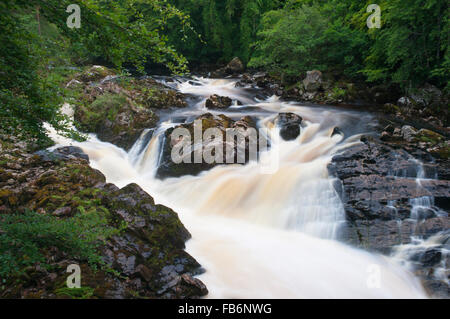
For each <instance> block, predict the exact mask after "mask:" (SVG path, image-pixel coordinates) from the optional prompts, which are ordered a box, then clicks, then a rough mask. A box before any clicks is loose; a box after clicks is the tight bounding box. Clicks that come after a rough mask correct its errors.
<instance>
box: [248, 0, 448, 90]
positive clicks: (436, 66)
mask: <svg viewBox="0 0 450 319" xmlns="http://www.w3.org/2000/svg"><path fill="white" fill-rule="evenodd" d="M371 3H372V2H371V1H355V0H329V1H319V0H291V1H288V2H287V3H286V4H285V6H284V7H283V8H282V9H280V10H275V11H270V12H267V13H266V14H265V15H264V17H263V19H262V23H261V26H260V28H261V30H260V31H259V32H258V41H256V43H255V45H256V48H257V50H256V52H255V54H254V55H253V57H252V58H251V60H250V64H249V65H250V66H253V67H263V68H268V69H271V70H273V71H276V72H278V73H281V74H288V75H289V74H297V75H298V76H299V77H301V76H302V75H303V73H304V72H305V71H306V70H311V69H314V68H318V69H320V70H322V71H327V72H331V73H334V74H336V75H338V76H343V77H347V78H352V79H361V77H362V76H365V77H366V79H367V80H368V81H371V82H378V83H381V82H384V83H398V84H400V85H401V86H403V87H404V88H407V87H417V86H419V85H422V84H423V83H425V82H431V83H432V84H435V85H438V86H440V87H445V86H447V87H449V82H448V80H449V76H448V74H450V68H449V67H450V62H449V60H450V57H449V53H448V45H449V41H448V30H449V28H450V25H449V14H448V12H449V11H448V10H449V9H448V3H447V2H446V1H444V0H427V1H421V0H420V1H419V0H414V1H402V0H394V1H390V0H389V1H381V2H378V4H379V5H380V7H381V22H382V27H381V29H368V28H367V25H366V20H367V18H368V16H369V14H370V13H367V12H366V9H367V6H368V5H369V4H371Z"/></svg>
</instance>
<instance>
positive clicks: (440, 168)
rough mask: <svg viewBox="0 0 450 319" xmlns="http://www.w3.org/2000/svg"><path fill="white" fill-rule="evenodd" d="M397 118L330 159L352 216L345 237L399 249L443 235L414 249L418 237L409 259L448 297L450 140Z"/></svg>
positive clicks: (429, 283)
mask: <svg viewBox="0 0 450 319" xmlns="http://www.w3.org/2000/svg"><path fill="white" fill-rule="evenodd" d="M381 122H383V121H381ZM390 123H391V124H389V125H388V126H387V127H385V128H384V129H380V131H382V133H380V134H379V135H377V136H375V137H373V136H364V137H363V138H362V139H361V144H359V145H357V146H354V147H352V148H350V149H348V150H346V151H344V152H343V153H342V154H339V155H337V156H335V157H334V158H333V160H332V163H331V164H330V166H329V170H330V173H331V174H332V175H334V176H336V177H338V178H339V180H340V182H339V183H337V185H336V189H337V190H338V192H339V193H340V194H341V197H342V200H343V202H344V207H345V212H346V220H347V221H346V224H347V225H346V227H344V229H345V233H344V234H343V239H344V240H345V241H347V242H349V243H351V244H353V245H356V246H359V247H362V248H364V249H368V250H372V251H377V252H380V253H383V254H387V255H395V254H398V247H399V245H406V244H411V243H412V241H413V238H416V239H420V240H431V239H430V238H432V237H433V238H435V240H433V244H432V245H429V246H426V245H425V246H422V247H420V246H419V245H416V246H415V248H414V245H415V244H417V243H414V244H413V245H412V246H411V247H412V248H411V250H410V253H409V255H408V258H409V259H410V260H409V262H411V264H412V267H413V269H414V271H415V272H416V273H417V275H419V276H420V277H421V278H422V280H423V282H424V286H425V287H426V288H427V289H428V290H429V291H430V294H432V295H436V296H439V297H444V298H448V297H449V296H450V287H449V285H448V278H447V277H446V275H445V274H444V277H442V276H441V277H439V276H437V274H438V273H439V269H440V268H442V267H443V268H444V269H449V264H448V263H449V261H448V259H447V256H446V253H445V251H447V250H448V248H449V247H448V245H449V240H450V233H449V231H448V230H449V228H450V217H449V211H450V201H449V198H450V179H449V176H450V175H449V173H450V161H449V159H448V155H445V152H444V151H443V149H445V148H446V147H447V148H448V140H446V138H445V137H444V136H442V135H440V134H438V133H435V132H434V134H431V133H429V132H432V131H421V133H420V134H419V130H418V129H417V130H416V129H414V128H412V127H410V126H403V127H402V126H398V123H394V122H390ZM394 132H395V133H394ZM425 133H426V134H425ZM425 135H426V136H427V139H423V136H425ZM430 136H433V139H432V138H431V137H430ZM379 137H381V139H380V138H379ZM437 150H441V151H437ZM441 155H442V156H441ZM418 178H419V179H418ZM403 247H404V246H403Z"/></svg>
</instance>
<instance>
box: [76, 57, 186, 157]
mask: <svg viewBox="0 0 450 319" xmlns="http://www.w3.org/2000/svg"><path fill="white" fill-rule="evenodd" d="M67 86H68V87H69V88H70V89H71V91H72V94H74V98H73V100H72V101H71V103H73V104H74V105H75V123H76V126H77V128H78V129H79V130H80V131H82V132H85V133H95V134H97V136H98V138H99V139H100V140H102V141H105V142H110V143H112V144H115V145H117V146H119V147H121V148H123V149H125V150H129V149H130V148H131V147H132V146H133V144H134V142H135V141H136V140H137V138H138V137H139V136H140V135H141V134H142V132H143V131H144V130H145V129H149V128H154V127H155V126H156V124H157V123H158V120H159V118H158V115H157V112H158V111H159V110H161V109H167V108H184V107H186V106H187V103H186V101H185V96H184V95H183V94H181V93H179V92H177V91H175V90H173V89H170V88H168V87H165V86H164V85H162V84H160V83H158V82H156V81H155V80H153V79H151V78H148V77H144V78H141V79H136V78H130V77H122V76H118V75H115V74H114V73H113V72H112V71H111V70H108V69H107V68H105V67H101V66H93V67H91V68H89V69H88V70H86V71H84V72H82V73H80V74H77V75H75V76H74V78H73V79H71V80H70V81H69V83H68V84H67Z"/></svg>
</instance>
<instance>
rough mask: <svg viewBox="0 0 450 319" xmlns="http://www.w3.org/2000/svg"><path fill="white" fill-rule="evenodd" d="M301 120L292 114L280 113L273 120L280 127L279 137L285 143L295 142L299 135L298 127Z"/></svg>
mask: <svg viewBox="0 0 450 319" xmlns="http://www.w3.org/2000/svg"><path fill="white" fill-rule="evenodd" d="M302 121H303V119H302V118H301V117H300V116H299V115H297V114H294V113H280V114H279V115H278V117H277V118H276V120H275V123H276V125H278V126H279V127H280V136H281V137H282V138H283V139H284V140H285V141H292V140H295V139H296V138H297V137H298V136H299V135H300V125H301V124H302Z"/></svg>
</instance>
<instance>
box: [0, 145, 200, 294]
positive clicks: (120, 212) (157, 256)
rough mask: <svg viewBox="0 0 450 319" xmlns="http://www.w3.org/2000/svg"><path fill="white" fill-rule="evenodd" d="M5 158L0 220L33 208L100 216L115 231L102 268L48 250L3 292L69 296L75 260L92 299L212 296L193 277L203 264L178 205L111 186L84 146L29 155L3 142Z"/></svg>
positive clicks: (0, 290) (0, 171)
mask: <svg viewBox="0 0 450 319" xmlns="http://www.w3.org/2000/svg"><path fill="white" fill-rule="evenodd" d="M5 145H8V146H5ZM70 154H72V155H70ZM0 163H1V164H0V189H1V190H0V221H1V219H2V216H8V215H9V214H23V213H24V212H25V211H27V210H32V211H35V212H37V213H39V214H40V215H48V216H52V218H56V219H64V220H70V219H72V218H81V217H80V216H83V214H97V215H98V216H99V217H101V218H103V219H104V223H106V224H105V226H107V227H108V228H109V229H112V230H114V232H113V233H112V235H111V236H109V237H107V238H106V239H105V240H104V241H102V242H101V243H100V245H98V248H97V249H98V253H99V255H100V256H101V258H102V260H103V262H104V264H103V265H97V269H95V268H93V267H92V265H91V264H89V263H88V262H87V261H86V260H84V259H77V258H76V257H74V255H72V254H71V253H69V252H68V251H65V250H64V249H61V248H59V249H58V248H56V247H53V248H52V247H50V248H48V247H47V248H46V247H42V253H43V255H44V257H45V258H44V260H43V261H42V262H41V263H37V264H35V265H32V266H30V267H28V268H26V269H24V270H23V271H22V272H23V274H22V275H21V278H20V280H19V281H17V278H14V277H12V278H2V279H3V280H4V281H3V282H2V286H0V297H3V298H68V297H70V296H71V295H70V293H74V292H70V293H69V292H68V291H67V287H66V279H67V276H68V274H67V272H66V269H67V266H68V265H71V264H78V265H79V266H80V267H81V272H82V277H81V278H82V282H81V284H82V289H81V290H80V291H81V292H85V291H88V292H89V294H88V295H86V296H85V297H86V298H198V297H201V296H204V295H205V294H207V289H206V287H205V286H204V285H203V284H202V283H201V282H200V281H199V280H198V279H195V278H193V276H194V275H196V274H198V273H200V272H201V268H200V265H199V264H198V263H197V262H196V261H195V260H194V259H193V258H192V257H191V256H190V255H189V254H187V253H186V252H185V251H184V248H185V242H186V240H188V239H189V238H190V234H189V232H188V231H187V230H186V228H185V227H184V226H183V224H182V223H181V222H180V220H179V219H178V216H177V214H176V213H175V212H174V211H173V210H171V209H170V208H167V207H164V206H161V205H156V204H155V202H154V200H153V198H152V197H151V196H150V195H148V194H147V193H146V192H144V191H143V190H142V189H141V188H140V187H139V186H138V185H135V184H131V185H128V186H126V187H124V188H123V189H119V188H117V187H116V186H115V185H112V184H106V183H105V177H104V176H103V174H101V173H100V172H99V171H97V170H94V169H92V168H91V167H89V165H88V161H87V160H86V154H84V153H82V151H81V150H80V149H77V148H62V149H58V150H56V151H55V152H52V153H50V152H39V153H37V154H30V153H27V152H26V151H24V150H23V149H20V148H17V146H14V145H12V144H8V143H4V142H2V150H1V152H0ZM0 235H1V233H0ZM43 235H45V234H36V236H43ZM61 240H64V238H61ZM43 264H46V265H47V266H48V267H47V266H45V267H44V266H43ZM68 293H69V294H68Z"/></svg>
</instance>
